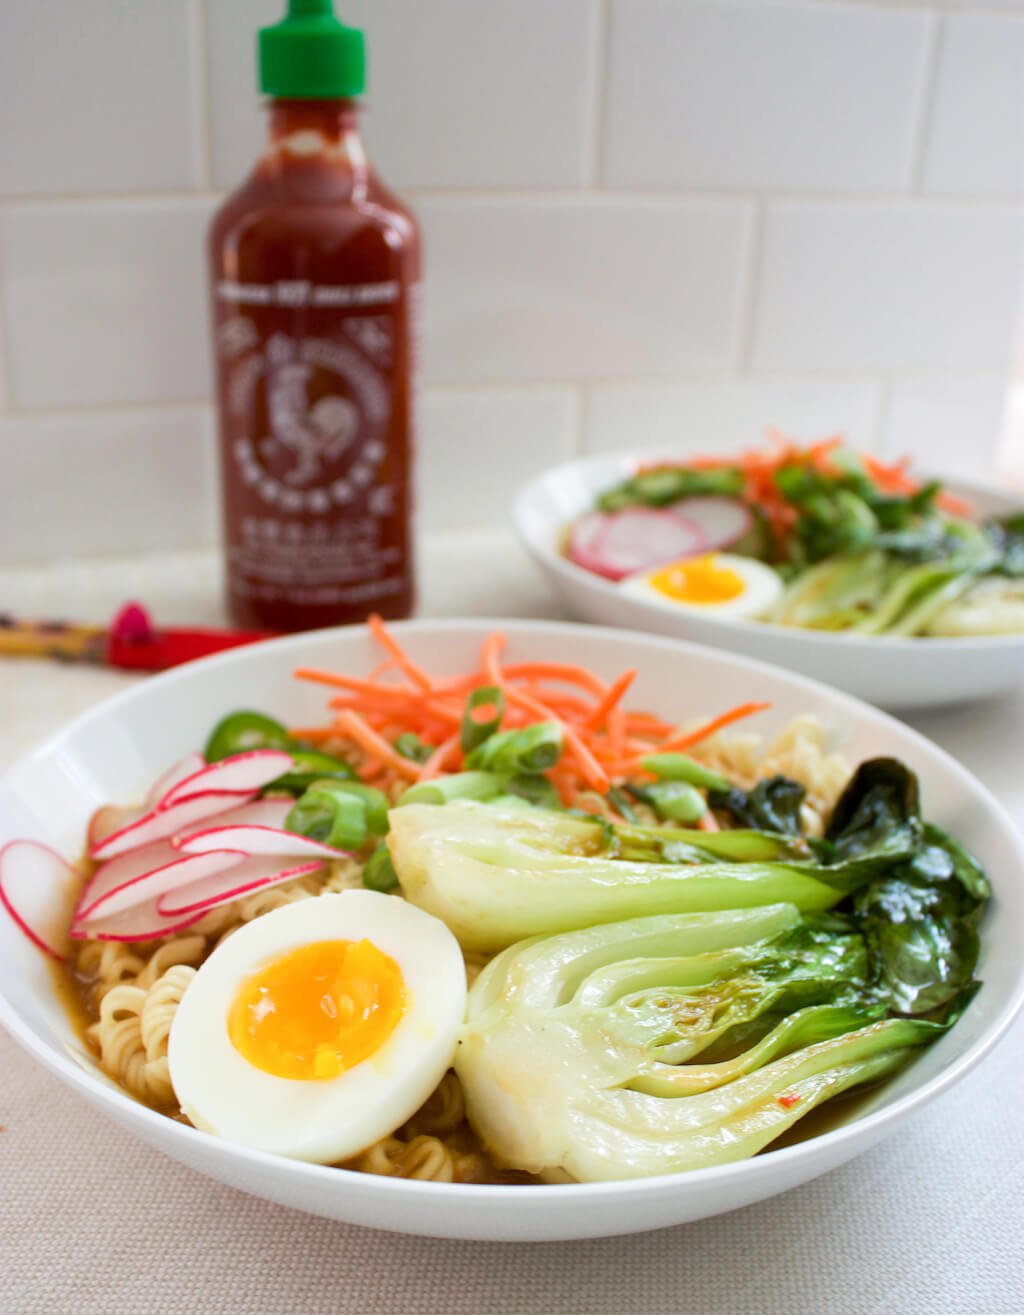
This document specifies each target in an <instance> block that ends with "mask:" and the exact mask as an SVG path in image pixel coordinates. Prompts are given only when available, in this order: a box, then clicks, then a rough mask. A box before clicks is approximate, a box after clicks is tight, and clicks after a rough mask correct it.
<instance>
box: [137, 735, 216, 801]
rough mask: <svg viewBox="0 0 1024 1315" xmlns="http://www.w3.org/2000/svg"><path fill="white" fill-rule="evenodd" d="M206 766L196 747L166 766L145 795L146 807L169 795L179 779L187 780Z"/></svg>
mask: <svg viewBox="0 0 1024 1315" xmlns="http://www.w3.org/2000/svg"><path fill="white" fill-rule="evenodd" d="M205 766H206V759H205V758H204V757H203V755H202V754H201V753H200V752H199V750H198V749H195V750H193V752H192V753H187V754H186V755H185V757H184V758H182V760H181V761H180V762H176V763H175V764H174V766H173V767H168V769H167V771H166V772H164V774H163V775H162V776H158V777H157V779H156V780H155V781H154V782H153V784H152V786H151V787H150V790H149V794H147V795H146V807H147V808H155V807H156V805H157V804H158V803H159V802H160V800H161V799H163V798H164V796H165V795H169V794H170V793H171V791H172V790H173V789H174V787H175V786H176V785H178V784H179V783H180V782H181V781H189V780H191V779H192V777H194V776H196V775H198V773H199V772H201V771H202V770H203V768H204V767H205Z"/></svg>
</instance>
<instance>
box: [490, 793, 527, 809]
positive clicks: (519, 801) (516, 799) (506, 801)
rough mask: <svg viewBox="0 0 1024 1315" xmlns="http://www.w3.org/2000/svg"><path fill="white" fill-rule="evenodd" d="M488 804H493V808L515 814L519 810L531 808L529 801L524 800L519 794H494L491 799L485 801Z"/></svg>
mask: <svg viewBox="0 0 1024 1315" xmlns="http://www.w3.org/2000/svg"><path fill="white" fill-rule="evenodd" d="M487 802H488V804H493V805H494V807H495V808H504V809H506V810H507V811H511V812H515V811H516V810H517V809H520V808H533V806H534V805H533V804H531V803H530V801H529V799H524V798H523V796H522V795H521V794H496V795H495V796H494V798H493V799H488V800H487Z"/></svg>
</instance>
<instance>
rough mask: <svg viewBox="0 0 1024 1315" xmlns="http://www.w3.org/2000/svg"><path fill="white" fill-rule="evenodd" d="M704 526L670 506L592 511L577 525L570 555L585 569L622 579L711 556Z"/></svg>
mask: <svg viewBox="0 0 1024 1315" xmlns="http://www.w3.org/2000/svg"><path fill="white" fill-rule="evenodd" d="M711 547H712V545H711V543H710V542H709V541H708V539H707V537H706V535H705V533H704V531H703V529H702V528H701V526H700V525H699V524H698V523H697V522H696V521H694V522H693V523H690V522H689V521H687V520H686V519H685V518H684V517H683V516H682V515H680V514H678V513H677V512H675V511H674V510H672V509H671V508H668V507H624V508H623V509H622V510H621V511H610V512H602V511H592V512H589V513H588V514H587V515H586V516H583V517H581V519H580V520H578V521H577V522H576V524H575V525H574V526H573V530H572V534H571V536H570V541H569V556H570V558H571V559H572V560H573V561H574V562H575V563H576V565H577V566H582V567H583V569H584V570H587V571H593V572H594V573H596V574H597V575H603V576H604V577H605V578H606V579H608V580H622V579H625V577H626V576H627V575H635V574H636V573H637V571H646V570H649V569H650V568H651V567H654V566H661V565H662V564H663V563H665V562H671V561H674V560H676V559H677V558H680V557H693V556H694V555H695V554H697V553H702V552H708V551H710V549H711Z"/></svg>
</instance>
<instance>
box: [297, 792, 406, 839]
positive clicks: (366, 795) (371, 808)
mask: <svg viewBox="0 0 1024 1315" xmlns="http://www.w3.org/2000/svg"><path fill="white" fill-rule="evenodd" d="M309 793H311V794H312V793H316V794H326V795H329V796H330V797H331V798H332V799H341V798H344V797H345V796H354V797H355V798H356V799H359V800H361V801H362V805H363V808H364V810H365V812H366V829H367V830H368V831H369V833H370V835H372V836H386V835H387V833H388V809H389V808H390V807H391V800H390V799H389V798H388V797H387V795H386V794H385V793H384V792H383V791H382V790H378V789H376V788H375V787H374V786H372V785H364V784H363V783H362V781H322V780H321V781H314V782H313V784H312V785H311V786H310V788H309Z"/></svg>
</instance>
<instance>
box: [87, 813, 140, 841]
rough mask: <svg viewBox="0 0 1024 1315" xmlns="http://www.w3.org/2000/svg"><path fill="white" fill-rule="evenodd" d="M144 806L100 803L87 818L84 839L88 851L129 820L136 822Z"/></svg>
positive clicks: (123, 826) (121, 827) (120, 828)
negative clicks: (135, 806)
mask: <svg viewBox="0 0 1024 1315" xmlns="http://www.w3.org/2000/svg"><path fill="white" fill-rule="evenodd" d="M145 812H146V809H145V808H125V807H123V806H122V805H121V804H102V805H101V806H100V807H99V808H97V809H96V811H95V813H93V815H92V817H90V818H89V825H88V827H87V828H86V832H85V839H86V843H87V845H88V847H89V850H90V852H91V851H92V850H94V849H96V848H97V847H98V846H99V845H101V844H102V843H103V841H104V840H106V838H107V837H108V836H112V835H113V834H114V833H115V832H116V831H123V830H124V828H125V827H126V826H127V825H128V824H129V823H130V822H137V821H138V819H139V818H140V817H141V816H142V815H143V813H145Z"/></svg>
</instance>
